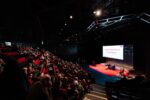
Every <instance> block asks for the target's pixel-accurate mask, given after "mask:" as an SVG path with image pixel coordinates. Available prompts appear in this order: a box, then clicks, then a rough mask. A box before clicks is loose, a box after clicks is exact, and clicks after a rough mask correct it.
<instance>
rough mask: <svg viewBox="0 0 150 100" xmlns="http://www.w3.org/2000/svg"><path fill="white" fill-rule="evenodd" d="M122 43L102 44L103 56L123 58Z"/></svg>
mask: <svg viewBox="0 0 150 100" xmlns="http://www.w3.org/2000/svg"><path fill="white" fill-rule="evenodd" d="M123 49H124V46H123V45H112V46H103V57H105V58H113V59H119V60H123V58H124V57H123V55H124V54H123Z"/></svg>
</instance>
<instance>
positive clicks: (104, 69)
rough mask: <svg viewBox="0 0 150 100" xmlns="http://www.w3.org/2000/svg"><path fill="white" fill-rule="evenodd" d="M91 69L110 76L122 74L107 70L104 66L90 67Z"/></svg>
mask: <svg viewBox="0 0 150 100" xmlns="http://www.w3.org/2000/svg"><path fill="white" fill-rule="evenodd" d="M89 67H90V68H91V69H93V70H96V71H98V72H100V73H103V74H105V75H108V76H118V75H119V72H120V70H117V69H116V70H111V69H107V66H105V65H102V64H96V65H95V66H92V65H90V66H89Z"/></svg>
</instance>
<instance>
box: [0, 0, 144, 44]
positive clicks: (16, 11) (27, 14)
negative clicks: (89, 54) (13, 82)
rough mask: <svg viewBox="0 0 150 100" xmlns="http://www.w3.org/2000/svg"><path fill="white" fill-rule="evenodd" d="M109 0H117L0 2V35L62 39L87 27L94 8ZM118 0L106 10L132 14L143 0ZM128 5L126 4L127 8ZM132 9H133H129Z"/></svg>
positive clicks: (49, 39) (17, 0) (91, 19)
mask: <svg viewBox="0 0 150 100" xmlns="http://www.w3.org/2000/svg"><path fill="white" fill-rule="evenodd" d="M108 1H114V0H59V1H58V0H11V1H8V0H4V1H0V12H1V13H0V32H1V33H0V34H1V35H0V37H3V36H5V38H4V39H12V38H15V39H17V40H20V41H21V40H25V41H26V40H35V41H41V40H48V41H50V42H54V41H55V40H57V41H59V42H61V41H62V40H63V39H66V38H67V37H69V36H71V35H72V34H79V33H80V32H82V31H83V30H84V29H86V27H87V26H88V25H89V24H90V23H91V22H92V21H93V20H94V19H95V18H94V16H93V10H94V9H96V8H100V7H103V9H104V8H105V6H103V5H106V2H108ZM116 1H117V2H114V3H112V5H111V6H110V7H107V8H106V9H105V10H107V9H108V11H106V12H107V13H108V12H109V11H110V12H111V11H112V10H113V9H112V8H116V7H120V8H118V9H122V10H120V12H125V13H131V12H132V11H133V12H134V11H135V10H137V9H135V8H137V7H139V6H141V5H139V4H140V3H141V2H139V1H138V3H137V1H136V0H123V1H125V2H124V3H122V2H121V3H120V1H122V0H116ZM143 1H146V0H143ZM143 1H142V2H143ZM119 4H122V5H123V6H122V5H121V6H120V5H119ZM145 4H146V3H145ZM118 5H119V6H118ZM99 6H100V7H99ZM125 6H127V7H126V9H125V10H124V9H123V8H124V7H125ZM128 6H129V7H128ZM141 7H142V6H141ZM130 8H134V9H133V10H129V9H130ZM128 10H129V11H130V12H128ZM112 13H113V11H112ZM70 15H72V16H73V19H69V16H70ZM108 15H112V14H108ZM105 17H107V16H105Z"/></svg>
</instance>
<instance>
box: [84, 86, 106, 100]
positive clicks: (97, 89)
mask: <svg viewBox="0 0 150 100" xmlns="http://www.w3.org/2000/svg"><path fill="white" fill-rule="evenodd" d="M92 87H93V90H92V91H91V92H90V93H87V94H86V95H85V97H84V98H83V100H107V97H106V93H105V87H104V86H101V85H97V84H92Z"/></svg>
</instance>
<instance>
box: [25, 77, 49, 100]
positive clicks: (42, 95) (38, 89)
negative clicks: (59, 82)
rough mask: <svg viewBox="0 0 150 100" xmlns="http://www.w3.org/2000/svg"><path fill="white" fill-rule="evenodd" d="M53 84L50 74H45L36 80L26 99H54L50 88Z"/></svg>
mask: <svg viewBox="0 0 150 100" xmlns="http://www.w3.org/2000/svg"><path fill="white" fill-rule="evenodd" d="M50 86H51V82H50V78H49V76H44V77H42V78H41V80H40V81H37V82H35V83H34V84H33V85H32V86H31V89H30V91H29V93H28V95H27V98H26V100H52V99H50V98H52V97H50V95H49V90H48V88H49V87H50Z"/></svg>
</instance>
